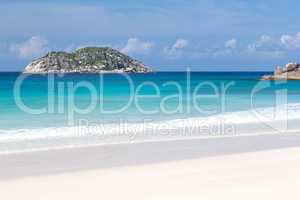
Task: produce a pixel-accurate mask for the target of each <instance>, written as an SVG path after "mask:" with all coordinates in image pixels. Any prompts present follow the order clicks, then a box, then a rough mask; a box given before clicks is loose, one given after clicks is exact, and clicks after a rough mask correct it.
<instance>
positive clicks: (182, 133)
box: [0, 72, 300, 153]
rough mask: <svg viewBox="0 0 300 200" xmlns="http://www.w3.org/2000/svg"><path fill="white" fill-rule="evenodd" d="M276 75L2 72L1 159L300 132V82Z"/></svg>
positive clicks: (238, 73)
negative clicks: (103, 147)
mask: <svg viewBox="0 0 300 200" xmlns="http://www.w3.org/2000/svg"><path fill="white" fill-rule="evenodd" d="M268 73H270V72H157V73H150V74H128V75H126V74H101V75H100V74H65V75H24V74H21V73H0V113H1V114H0V153H10V152H18V151H32V150H40V149H52V148H65V147H70V148H71V147H76V146H86V145H102V144H103V145H105V144H118V143H128V142H147V141H157V140H158V141H160V140H172V139H191V138H200V137H203V138H207V137H233V136H243V135H249V134H253V135H254V134H284V133H287V132H297V131H299V129H300V125H298V124H299V123H298V121H299V120H298V118H299V119H300V82H298V81H261V80H260V77H261V76H262V75H264V74H268Z"/></svg>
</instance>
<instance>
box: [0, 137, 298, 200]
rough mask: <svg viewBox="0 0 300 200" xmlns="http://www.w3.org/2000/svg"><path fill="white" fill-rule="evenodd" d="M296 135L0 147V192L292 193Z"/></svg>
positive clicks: (106, 195)
mask: <svg viewBox="0 0 300 200" xmlns="http://www.w3.org/2000/svg"><path fill="white" fill-rule="evenodd" d="M299 139H300V137H299V136H297V135H290V136H286V135H277V136H276V135H273V136H260V137H258V136H253V137H244V138H227V139H225V138H223V139H214V140H190V141H170V142H161V143H148V144H128V145H123V146H122V145H120V146H118V145H116V146H114V147H90V148H79V149H69V150H67V149H66V150H57V151H48V152H32V153H24V154H15V155H1V160H2V161H1V172H0V196H1V199H5V200H13V199H18V200H19V199H31V200H35V199H43V200H48V199H49V200H50V199H51V200H53V199H72V200H77V199H139V200H141V199H163V200H167V199H172V200H174V199H197V200H198V199H205V200H210V199H230V200H232V199H239V200H240V199H251V200H252V199H272V200H276V199H278V200H282V199H289V200H292V199H295V200H296V199H297V200H298V199H299V198H300V192H299V188H300V170H299V169H300V147H297V143H298V144H300V143H299ZM221 144H223V145H221ZM262 146H263V147H262ZM97 155H98V157H97ZM167 155H168V156H167ZM166 158H168V159H166ZM97 163H98V164H97ZM100 163H102V164H100ZM105 163H106V165H105ZM78 165H80V166H78Z"/></svg>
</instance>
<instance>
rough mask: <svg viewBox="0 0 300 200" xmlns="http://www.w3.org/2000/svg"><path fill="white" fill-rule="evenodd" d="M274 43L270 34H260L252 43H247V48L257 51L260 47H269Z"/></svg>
mask: <svg viewBox="0 0 300 200" xmlns="http://www.w3.org/2000/svg"><path fill="white" fill-rule="evenodd" d="M274 43H275V41H274V40H273V38H272V37H271V36H269V35H262V36H260V37H259V38H258V40H256V41H255V42H254V43H252V44H249V45H248V47H247V50H248V51H250V52H255V51H259V50H260V49H263V48H270V47H271V46H272V45H274Z"/></svg>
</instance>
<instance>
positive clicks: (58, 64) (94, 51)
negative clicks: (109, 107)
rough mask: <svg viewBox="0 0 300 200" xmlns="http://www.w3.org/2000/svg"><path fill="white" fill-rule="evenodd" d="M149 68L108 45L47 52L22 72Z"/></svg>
mask: <svg viewBox="0 0 300 200" xmlns="http://www.w3.org/2000/svg"><path fill="white" fill-rule="evenodd" d="M151 71H152V70H151V68H149V67H146V66H145V65H144V64H143V63H142V62H140V61H137V60H135V59H133V58H131V57H129V56H127V55H125V54H123V53H121V52H119V51H117V50H115V49H112V48H109V47H86V48H81V49H78V50H76V51H75V52H73V53H67V52H63V51H61V52H57V51H53V52H49V53H48V54H46V55H45V56H43V57H41V58H39V59H37V60H34V61H33V62H31V63H30V64H29V65H28V66H27V67H26V68H25V71H24V73H110V72H111V73H147V72H151Z"/></svg>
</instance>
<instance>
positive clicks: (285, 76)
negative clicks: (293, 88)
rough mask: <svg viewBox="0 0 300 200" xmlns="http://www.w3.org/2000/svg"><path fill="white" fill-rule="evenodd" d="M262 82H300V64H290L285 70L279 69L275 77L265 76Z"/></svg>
mask: <svg viewBox="0 0 300 200" xmlns="http://www.w3.org/2000/svg"><path fill="white" fill-rule="evenodd" d="M262 80H300V64H298V63H292V62H290V63H288V64H286V65H285V67H284V68H281V67H277V68H276V70H275V72H274V75H265V76H263V77H262Z"/></svg>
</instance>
